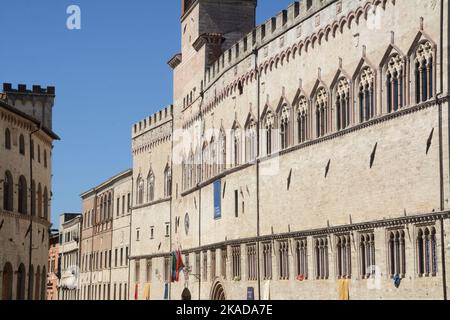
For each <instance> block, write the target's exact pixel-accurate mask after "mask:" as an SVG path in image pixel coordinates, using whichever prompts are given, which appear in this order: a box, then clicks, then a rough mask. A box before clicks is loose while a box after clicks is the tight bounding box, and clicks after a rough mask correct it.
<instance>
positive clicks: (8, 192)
mask: <svg viewBox="0 0 450 320" xmlns="http://www.w3.org/2000/svg"><path fill="white" fill-rule="evenodd" d="M13 185H14V184H13V178H12V175H11V172H9V171H6V173H5V179H4V181H3V209H4V210H6V211H13V210H14V205H13V197H14V196H13V194H14V193H13V192H14V190H13Z"/></svg>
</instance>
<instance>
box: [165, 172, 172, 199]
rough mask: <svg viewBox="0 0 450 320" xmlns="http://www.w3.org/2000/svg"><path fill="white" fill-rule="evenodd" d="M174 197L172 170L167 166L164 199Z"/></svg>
mask: <svg viewBox="0 0 450 320" xmlns="http://www.w3.org/2000/svg"><path fill="white" fill-rule="evenodd" d="M170 196H172V170H171V169H170V167H169V166H168V165H167V167H166V170H165V171H164V197H166V198H167V197H170Z"/></svg>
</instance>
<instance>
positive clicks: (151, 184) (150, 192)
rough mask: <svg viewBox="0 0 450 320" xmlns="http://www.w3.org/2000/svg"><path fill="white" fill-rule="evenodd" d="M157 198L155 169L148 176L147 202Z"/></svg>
mask: <svg viewBox="0 0 450 320" xmlns="http://www.w3.org/2000/svg"><path fill="white" fill-rule="evenodd" d="M154 200H155V175H154V173H153V170H152V169H150V172H149V173H148V176H147V202H152V201H154Z"/></svg>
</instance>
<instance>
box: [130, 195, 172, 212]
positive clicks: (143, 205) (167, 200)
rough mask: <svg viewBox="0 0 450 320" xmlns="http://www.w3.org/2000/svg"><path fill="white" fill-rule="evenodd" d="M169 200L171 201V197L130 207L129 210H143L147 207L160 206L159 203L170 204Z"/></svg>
mask: <svg viewBox="0 0 450 320" xmlns="http://www.w3.org/2000/svg"><path fill="white" fill-rule="evenodd" d="M171 200H172V197H167V198H163V199H159V200H155V201H152V202H149V203H145V204H142V205H138V206H135V207H132V208H131V210H139V209H143V208H148V207H151V206H154V205H157V204H160V203H164V202H170V201H171Z"/></svg>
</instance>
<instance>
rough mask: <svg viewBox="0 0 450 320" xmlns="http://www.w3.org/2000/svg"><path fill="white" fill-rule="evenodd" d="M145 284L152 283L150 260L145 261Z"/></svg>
mask: <svg viewBox="0 0 450 320" xmlns="http://www.w3.org/2000/svg"><path fill="white" fill-rule="evenodd" d="M146 281H147V283H150V282H152V259H147V279H146Z"/></svg>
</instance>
